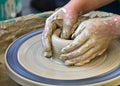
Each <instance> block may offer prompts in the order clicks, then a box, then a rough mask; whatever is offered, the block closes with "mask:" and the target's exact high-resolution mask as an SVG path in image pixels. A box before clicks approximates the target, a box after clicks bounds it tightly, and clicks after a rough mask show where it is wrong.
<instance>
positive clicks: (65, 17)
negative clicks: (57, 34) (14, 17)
mask: <svg viewBox="0 0 120 86" xmlns="http://www.w3.org/2000/svg"><path fill="white" fill-rule="evenodd" d="M77 17H78V14H77V13H75V12H72V11H69V9H65V8H61V9H59V10H58V11H56V12H55V13H54V14H52V15H51V16H50V17H49V18H48V19H47V20H46V24H45V30H44V31H43V34H42V43H43V46H44V48H45V56H47V57H51V56H52V48H51V36H52V34H53V32H54V31H55V30H56V29H59V28H60V29H62V30H61V31H62V32H61V38H64V39H68V38H69V37H70V35H71V34H72V33H73V32H74V29H72V27H73V25H74V24H75V23H76V21H77ZM62 27H63V28H62Z"/></svg>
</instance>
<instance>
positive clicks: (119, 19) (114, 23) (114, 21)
mask: <svg viewBox="0 0 120 86" xmlns="http://www.w3.org/2000/svg"><path fill="white" fill-rule="evenodd" d="M107 24H108V25H109V26H110V27H113V28H112V29H111V30H112V34H113V36H114V38H119V37H120V16H113V17H111V19H110V20H109V21H108V22H107Z"/></svg>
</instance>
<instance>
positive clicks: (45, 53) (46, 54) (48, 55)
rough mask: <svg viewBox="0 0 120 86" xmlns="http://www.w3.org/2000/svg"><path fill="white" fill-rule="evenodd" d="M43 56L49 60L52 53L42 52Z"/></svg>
mask: <svg viewBox="0 0 120 86" xmlns="http://www.w3.org/2000/svg"><path fill="white" fill-rule="evenodd" d="M44 56H45V57H48V58H50V57H51V56H52V52H44Z"/></svg>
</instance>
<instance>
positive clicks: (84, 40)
mask: <svg viewBox="0 0 120 86" xmlns="http://www.w3.org/2000/svg"><path fill="white" fill-rule="evenodd" d="M115 29H118V28H116V23H115V22H114V21H113V20H112V19H111V18H95V19H89V20H86V21H84V22H82V23H81V24H80V25H79V27H78V28H77V30H76V31H75V32H74V34H73V35H72V37H73V38H75V39H74V40H73V42H72V43H71V44H69V45H68V46H66V47H65V48H63V49H62V51H61V52H62V53H63V54H62V55H61V56H60V59H61V60H63V61H65V64H66V65H83V64H85V63H87V62H89V61H90V60H91V59H93V58H95V57H96V56H99V55H101V54H102V53H103V52H105V51H106V50H107V48H108V46H109V44H110V43H111V41H112V40H113V39H115V38H116V35H115ZM119 29H120V28H119Z"/></svg>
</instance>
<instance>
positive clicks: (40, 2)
mask: <svg viewBox="0 0 120 86" xmlns="http://www.w3.org/2000/svg"><path fill="white" fill-rule="evenodd" d="M69 1H70V0H0V20H6V19H10V18H15V17H18V16H23V15H28V14H31V13H41V12H44V11H50V10H55V9H56V8H58V7H62V6H64V5H65V4H67V3H68V2H69ZM97 10H101V11H106V12H112V13H116V14H120V0H115V2H113V3H111V4H109V5H106V6H104V7H102V8H100V9H97Z"/></svg>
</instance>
